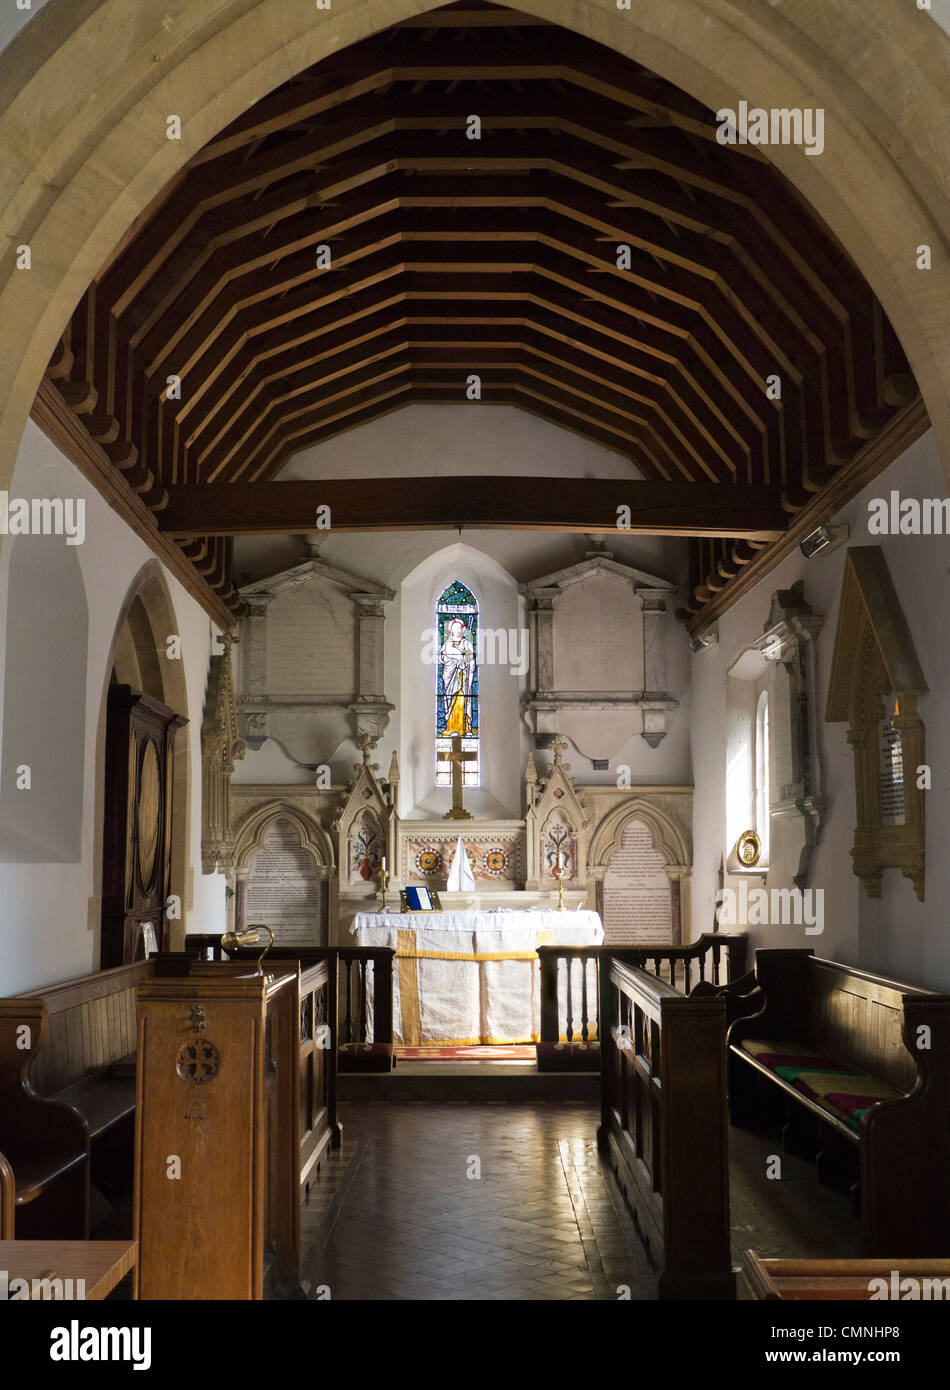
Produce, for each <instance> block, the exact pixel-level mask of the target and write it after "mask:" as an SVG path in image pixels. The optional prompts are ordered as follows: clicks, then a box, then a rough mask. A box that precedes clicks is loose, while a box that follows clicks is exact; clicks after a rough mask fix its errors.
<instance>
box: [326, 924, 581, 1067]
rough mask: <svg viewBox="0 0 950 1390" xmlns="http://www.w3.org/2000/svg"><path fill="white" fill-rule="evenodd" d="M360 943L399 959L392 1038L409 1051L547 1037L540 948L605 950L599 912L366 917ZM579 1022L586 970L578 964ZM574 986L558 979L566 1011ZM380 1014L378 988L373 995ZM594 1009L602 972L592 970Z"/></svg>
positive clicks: (354, 929) (358, 928)
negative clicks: (392, 953) (543, 1028)
mask: <svg viewBox="0 0 950 1390" xmlns="http://www.w3.org/2000/svg"><path fill="white" fill-rule="evenodd" d="M350 931H351V933H352V935H353V936H354V938H355V942H356V945H358V946H384V947H389V948H390V949H392V950H394V951H395V952H396V961H395V968H394V971H393V1040H394V1042H396V1043H400V1044H402V1045H404V1046H416V1045H420V1044H421V1045H425V1044H429V1045H439V1044H441V1045H442V1046H447V1047H466V1046H474V1045H476V1044H478V1043H529V1042H537V1041H538V1040H539V1033H540V1026H541V988H540V986H541V975H540V967H539V964H538V955H537V949H536V948H537V947H538V946H599V945H600V944H601V943H602V941H603V939H604V928H603V925H602V923H601V920H600V918H599V917H598V915H597V913H596V912H589V911H586V910H584V911H577V912H555V911H542V912H517V911H516V912H434V913H419V912H409V913H405V912H387V913H386V914H383V913H380V912H360V913H357V915H356V917H355V918H354V919H353V925H352V926H351V928H350ZM574 971H575V974H574V980H573V983H574V1001H575V1017H576V1018H579V1013H580V1009H579V1001H580V997H581V996H580V983H581V980H580V971H581V966H580V963H579V962H577V963H575V966H574ZM566 990H567V981H566V975H565V972H564V971H563V970H562V972H561V978H560V981H559V994H560V995H561V996H562V997H561V1013H562V1016H563V1013H564V1004H565V996H566ZM367 995H368V998H367V1003H368V1006H369V1007H370V1008H371V995H372V992H371V990H369V989H368V991H367ZM588 999H589V1001H590V1012H591V1016H592V1017H593V1015H594V1013H595V1000H596V973H595V971H594V967H593V965H591V966H589V968H588Z"/></svg>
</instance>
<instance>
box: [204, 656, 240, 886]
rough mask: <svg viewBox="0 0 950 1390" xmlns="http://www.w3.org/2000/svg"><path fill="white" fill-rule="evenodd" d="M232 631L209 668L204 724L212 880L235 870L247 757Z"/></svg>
mask: <svg viewBox="0 0 950 1390" xmlns="http://www.w3.org/2000/svg"><path fill="white" fill-rule="evenodd" d="M233 640H234V638H233V634H232V633H231V631H230V630H228V631H226V632H224V633H223V634H222V636H221V643H222V646H223V648H224V650H223V651H222V652H221V653H220V654H219V655H217V656H212V657H211V660H210V662H209V666H208V687H207V690H206V692H205V707H204V715H203V718H202V721H201V792H202V795H201V816H202V826H201V870H202V873H206V874H213V873H214V872H215V871H216V870H217V869H221V870H223V871H227V870H228V869H230V868H232V867H233V864H234V834H233V831H232V828H231V775H232V773H233V772H234V764H235V762H236V761H237V760H238V759H239V758H243V757H244V744H243V743H242V741H241V739H240V738H239V737H238V722H237V704H236V701H235V698H234V683H233V679H232V675H231V647H232V644H233Z"/></svg>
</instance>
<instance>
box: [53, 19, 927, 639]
mask: <svg viewBox="0 0 950 1390" xmlns="http://www.w3.org/2000/svg"><path fill="white" fill-rule="evenodd" d="M472 116H477V117H478V118H479V120H480V138H479V139H472V138H469V134H468V132H469V131H470V130H471V129H472V123H471V122H470V119H469V118H470V117H472ZM715 136H716V124H715V118H714V116H713V114H712V113H711V112H709V111H708V110H706V109H705V108H703V107H701V106H700V105H699V104H697V103H696V102H695V101H694V100H692V98H690V97H688V96H687V95H685V94H684V93H683V92H681V91H679V90H678V89H677V88H675V87H673V86H671V85H670V84H669V83H667V82H666V81H664V80H662V79H661V78H659V77H657V76H656V75H655V74H653V73H651V72H649V71H647V70H646V69H644V68H642V67H640V66H638V65H637V64H636V63H634V62H629V61H627V60H625V59H623V58H621V57H619V56H618V55H616V54H614V53H613V52H611V51H609V50H606V49H603V48H601V47H600V46H599V45H597V44H594V43H592V42H590V41H588V40H587V39H585V38H583V37H581V36H579V35H578V34H575V33H571V32H568V31H566V30H563V29H560V28H557V27H556V26H553V25H550V24H546V23H543V22H541V21H539V20H536V19H534V18H532V17H530V16H527V15H524V14H519V13H517V12H515V11H512V10H507V9H502V8H499V7H495V6H491V5H478V6H475V5H473V4H471V3H467V2H466V0H463V3H462V4H460V5H456V6H449V7H446V8H444V9H440V10H436V11H433V12H432V13H430V14H428V15H425V16H423V17H421V18H418V19H413V20H410V21H407V22H405V23H403V24H400V25H397V26H396V27H394V28H392V29H390V30H387V31H386V32H385V33H383V34H380V35H378V36H377V37H375V38H373V39H371V40H368V41H367V42H364V43H361V44H358V45H356V46H354V47H352V48H349V49H347V50H345V51H344V52H342V53H340V54H338V55H336V56H334V57H331V58H327V59H326V60H325V61H323V62H321V63H319V64H317V65H316V66H315V67H313V68H312V69H310V70H309V71H307V72H304V73H302V74H301V75H300V76H299V77H298V78H296V79H295V80H294V81H292V82H289V83H287V84H286V85H285V86H283V87H281V88H279V89H278V90H276V91H274V92H272V93H271V94H270V95H269V96H268V97H266V98H265V99H264V100H263V101H261V102H260V103H258V105H256V106H255V107H253V108H252V109H251V110H249V111H248V112H247V113H246V114H245V115H244V116H243V117H242V118H241V119H240V120H239V121H237V122H236V123H235V124H233V125H232V126H230V127H229V128H228V129H226V130H225V131H223V132H222V133H221V134H220V135H219V136H218V138H217V139H215V140H214V141H212V142H211V143H210V144H209V145H208V146H206V147H205V148H204V149H203V150H202V151H201V152H200V154H198V155H197V156H196V157H195V158H193V159H192V160H191V162H190V163H189V164H188V165H187V166H186V168H185V169H184V171H183V172H182V173H181V175H180V176H179V177H177V178H176V180H175V181H174V182H173V184H172V185H171V186H170V187H169V188H168V189H167V190H166V192H165V194H164V195H163V197H162V199H161V200H160V201H158V202H157V203H156V204H155V205H154V206H153V207H152V208H150V209H149V210H148V211H147V213H146V214H144V215H143V216H142V217H140V218H139V220H138V221H137V222H136V224H135V225H134V226H133V227H132V228H131V229H130V231H129V233H128V235H127V237H126V238H125V240H124V242H123V244H122V245H121V246H120V247H119V248H118V250H117V252H116V254H115V255H114V256H113V258H112V259H111V261H110V262H109V263H108V264H107V265H106V266H105V267H104V268H103V270H102V271H101V273H100V275H99V276H98V278H97V279H96V281H95V282H94V283H93V284H92V285H91V286H90V287H89V289H88V291H87V293H86V294H85V296H84V297H83V299H82V301H81V303H80V305H79V306H78V308H77V311H76V313H75V315H74V317H73V319H72V322H71V324H70V326H69V329H68V331H67V333H66V334H65V335H64V338H63V340H62V342H61V344H60V346H59V349H58V351H57V353H56V354H55V356H54V358H53V360H52V362H51V364H50V368H49V373H48V375H49V377H50V379H51V380H52V381H53V382H54V383H55V386H56V388H57V390H58V391H59V393H60V394H61V396H62V398H63V401H64V402H65V403H66V405H67V406H68V407H69V408H70V410H71V411H72V412H73V413H74V414H76V415H78V416H79V417H81V422H82V424H83V426H84V427H85V429H86V431H88V434H89V436H90V438H91V440H92V441H94V443H95V444H96V445H97V446H99V447H100V448H101V450H102V451H104V454H105V456H107V458H108V459H109V461H110V466H111V467H112V468H113V469H114V470H118V472H119V473H120V474H122V475H123V476H124V479H125V484H127V485H128V486H129V487H130V488H131V489H133V490H134V492H135V493H137V494H138V497H139V498H140V500H141V501H142V502H144V504H145V505H146V506H147V507H148V508H149V509H150V511H151V513H152V514H153V516H154V518H155V521H156V524H157V528H158V530H159V531H160V532H161V533H163V534H164V535H165V536H166V537H167V540H168V541H169V542H173V543H174V544H175V545H176V546H177V547H178V548H179V549H180V551H181V552H182V554H183V555H184V556H185V557H186V558H187V559H188V560H189V561H190V562H191V564H192V565H193V566H194V568H195V570H196V571H197V574H198V576H200V581H201V582H202V583H204V584H205V585H207V586H209V587H210V589H211V590H213V591H214V593H215V594H216V595H217V597H218V600H219V607H220V605H221V604H223V605H225V606H226V607H227V608H228V609H230V610H231V612H232V613H236V612H238V611H239V609H240V599H239V597H238V595H237V593H236V591H235V590H234V588H233V586H232V582H231V574H230V562H231V542H230V537H231V536H233V535H234V534H241V533H247V532H251V531H255V530H262V529H270V530H282V531H283V530H287V531H308V530H312V529H313V505H312V504H313V503H315V502H316V503H319V502H320V501H321V500H325V498H324V497H323V494H321V491H320V489H321V486H322V485H321V484H318V483H314V484H310V485H301V484H295V485H293V487H294V488H296V489H297V492H296V494H295V495H292V489H291V485H290V484H273V483H272V480H273V479H275V477H276V476H277V475H278V474H279V472H280V470H281V467H282V466H283V465H284V464H285V463H286V461H287V460H288V458H289V457H290V456H291V455H292V454H293V453H295V452H297V451H299V450H301V449H303V448H306V447H308V446H311V445H314V444H318V443H320V442H322V441H324V440H328V439H332V438H333V437H334V436H335V435H338V434H340V433H342V432H343V431H346V430H350V429H353V428H355V427H358V426H359V425H361V424H364V423H366V422H368V421H371V420H375V419H378V418H379V417H381V416H383V415H385V414H387V413H388V412H390V411H393V410H398V409H400V408H402V407H403V406H406V405H409V404H412V403H418V402H449V403H456V404H458V405H459V407H460V409H478V408H484V407H485V406H486V405H488V404H495V403H504V404H507V405H514V406H517V407H519V408H520V409H522V410H526V411H529V412H531V413H533V414H535V415H538V416H540V417H542V418H543V419H545V420H547V421H549V422H551V423H552V424H555V425H557V426H560V427H562V428H564V429H567V430H572V431H574V432H576V433H578V434H580V435H583V436H584V437H585V438H587V439H589V440H593V441H595V442H596V443H598V444H602V445H604V446H606V447H607V448H609V449H611V450H614V451H616V452H618V453H619V454H621V455H623V456H625V457H627V458H629V459H630V461H631V463H632V465H634V468H632V469H631V477H634V476H636V474H637V473H638V474H639V475H640V477H641V478H642V479H643V480H646V481H645V482H644V483H643V484H642V485H641V486H642V487H643V489H644V492H643V498H644V509H643V512H642V515H641V514H640V513H639V512H638V511H637V506H636V505H635V506H634V508H633V510H634V517H633V529H637V525H638V524H639V525H640V527H641V529H644V530H651V531H664V530H667V531H671V532H673V533H679V534H684V533H685V534H691V535H693V536H694V537H696V538H697V539H694V541H693V542H692V545H691V551H692V578H691V590H690V593H689V596H688V599H687V604H686V610H685V612H684V614H683V616H684V617H685V618H687V619H688V620H690V621H693V620H695V619H696V617H697V615H700V614H701V613H702V610H703V607H704V605H705V604H707V603H709V602H710V600H711V599H712V598H713V596H714V595H716V594H718V593H719V592H720V591H721V590H722V589H723V588H724V586H726V585H728V584H730V583H731V582H733V580H734V578H735V576H736V575H738V573H739V572H740V570H741V569H742V567H743V566H745V565H746V564H748V563H749V562H750V561H751V560H752V559H753V558H754V556H755V554H756V552H757V550H759V549H761V548H762V547H764V546H766V545H768V544H769V543H774V541H775V540H776V538H777V537H778V536H779V535H780V533H781V532H782V531H784V529H785V527H786V526H787V525H788V523H790V522H791V520H792V519H793V517H794V516H795V515H796V514H797V513H798V512H800V511H801V510H802V509H803V508H805V507H806V506H807V504H808V503H809V502H810V501H811V500H812V499H814V498H815V496H816V495H817V494H819V493H820V492H821V490H822V489H825V488H827V487H828V486H829V485H830V484H831V483H832V482H833V480H834V479H835V477H836V476H838V475H840V474H842V471H843V470H847V469H848V468H850V467H851V466H852V465H853V463H854V461H855V459H856V458H857V457H858V455H859V454H860V452H861V451H862V449H864V448H865V446H866V445H867V443H868V441H870V440H873V439H874V438H875V437H876V436H878V435H879V434H880V432H881V431H882V430H884V429H885V427H886V426H887V425H888V423H889V422H890V421H891V419H892V417H894V416H895V415H896V414H897V413H898V412H899V411H900V410H901V409H902V408H904V407H907V406H908V405H909V404H910V403H911V402H913V401H914V400H915V399H916V397H917V390H916V385H915V383H914V381H913V378H912V377H911V376H910V374H909V369H908V366H907V363H906V360H905V358H904V356H903V353H902V351H901V348H900V345H899V343H898V341H897V338H896V335H895V334H894V332H893V330H892V328H891V326H890V324H889V323H888V320H887V318H886V317H885V315H884V314H883V312H882V310H881V308H880V305H879V304H878V302H877V301H876V299H875V298H874V296H873V294H872V293H871V291H870V289H869V287H868V285H867V284H866V282H865V281H864V280H863V278H862V276H861V275H860V273H859V272H858V270H857V268H856V267H855V265H854V264H853V262H852V261H851V260H850V258H849V257H848V256H847V254H846V253H845V252H844V251H843V250H842V248H841V247H840V246H839V244H838V243H837V242H836V240H835V239H834V238H833V237H832V236H831V235H830V233H829V232H828V230H827V229H826V228H825V227H824V225H823V224H822V223H820V222H819V221H818V219H817V218H816V217H815V216H814V214H813V213H811V212H810V210H809V209H808V207H807V206H806V205H805V204H804V203H803V201H802V200H801V199H800V198H799V196H798V195H797V193H796V192H795V190H794V189H793V188H792V187H791V186H790V185H789V184H788V183H787V181H786V180H785V179H784V178H783V177H782V176H781V175H780V174H779V173H778V172H777V170H776V169H774V168H773V167H772V166H771V165H770V164H769V163H768V162H767V160H766V159H765V158H764V157H763V155H762V151H761V150H760V149H758V148H757V147H754V146H748V145H747V146H735V147H723V146H720V145H719V144H718V143H717V141H716V138H715ZM619 247H626V248H629V250H628V252H627V253H626V254H625V255H624V256H622V257H621V264H620V265H618V248H619ZM327 251H329V260H330V263H329V265H328V264H326V260H327ZM472 374H477V375H478V376H479V377H480V379H481V393H482V400H481V404H480V405H478V406H476V405H473V404H472V403H471V402H470V401H468V399H467V396H466V381H467V378H468V377H469V376H470V375H472ZM772 376H778V377H780V379H781V399H780V400H772V399H770V398H769V395H768V393H767V390H766V380H767V378H769V377H772ZM170 378H171V379H172V386H171V387H169V379H170ZM176 380H177V382H180V392H179V390H178V388H177V387H176V385H175V382H176ZM409 468H411V461H409V460H407V471H408V469H409ZM635 470H636V472H635ZM499 471H501V470H499ZM510 471H511V472H512V473H515V474H516V473H517V465H516V462H515V464H514V466H513V467H512V468H511V469H510ZM443 481H445V480H443ZM647 484H649V488H648V487H647ZM334 486H336V487H337V488H338V493H339V510H338V511H337V512H335V513H334V526H335V527H337V526H338V525H339V526H340V527H341V528H342V527H343V526H345V527H346V528H347V529H372V528H373V527H374V526H376V525H387V526H405V527H411V526H413V525H417V526H418V525H464V524H474V525H493V524H497V525H530V524H539V525H550V526H551V527H552V529H567V530H570V529H574V530H579V531H580V530H593V529H598V525H599V523H602V524H603V527H604V529H612V527H613V525H614V523H615V515H616V506H615V505H614V500H613V499H614V498H615V496H616V486H614V490H613V492H612V493H611V494H610V496H609V497H608V496H607V495H606V494H603V496H602V497H601V496H600V494H598V495H597V497H595V496H594V493H596V491H597V490H596V488H594V489H593V491H592V492H591V493H590V494H589V495H588V497H587V499H586V500H585V493H584V489H585V482H584V481H583V480H577V481H576V482H573V481H572V480H566V481H565V480H562V481H561V483H560V484H559V486H560V491H559V492H558V493H557V497H556V507H557V514H556V515H555V514H552V515H549V516H545V517H541V518H540V519H538V518H534V519H532V515H531V503H530V497H531V496H532V495H536V482H534V481H532V485H531V489H530V490H529V488H528V485H527V480H522V479H517V478H515V479H513V480H512V484H511V487H510V488H509V489H507V493H506V489H504V488H502V489H501V490H500V491H499V490H498V489H495V490H494V493H495V495H496V496H497V497H499V499H500V500H499V502H498V504H497V505H496V506H495V509H494V511H492V512H490V514H487V513H482V514H476V513H474V512H473V513H472V514H468V513H465V512H464V510H463V511H460V510H459V509H460V507H461V508H464V505H465V504H464V503H463V502H461V501H460V500H459V499H460V496H461V497H464V496H470V495H471V492H472V489H471V488H468V489H465V490H461V489H458V488H455V489H452V488H448V489H446V490H445V494H444V495H445V505H444V507H442V508H441V509H440V505H439V498H438V497H435V496H434V494H433V492H432V480H431V479H423V480H419V481H418V482H416V481H415V480H413V479H411V478H407V479H405V480H399V485H398V487H393V486H392V484H391V483H387V482H382V481H377V482H375V483H371V482H370V481H369V480H367V481H366V482H365V483H364V484H363V491H359V490H357V491H355V492H354V491H353V486H352V485H351V484H350V485H346V486H344V485H343V484H342V483H337V484H334V483H333V480H329V481H328V483H327V484H326V485H325V486H324V487H323V493H324V494H325V493H326V492H327V488H330V489H332V488H333V487H334ZM586 486H588V487H590V484H587V485H586ZM601 486H602V485H601ZM347 487H348V488H349V489H350V491H349V493H347V491H346V488H347ZM283 488H287V489H288V491H286V492H284V491H282V489H283ZM308 488H309V489H310V490H309V491H308V490H307V489H308ZM602 490H603V489H602ZM633 491H634V494H635V489H634V490H633ZM336 495H337V494H334V496H336ZM506 495H507V497H508V499H509V500H508V503H507V504H506V503H505V497H506ZM551 495H552V497H553V496H554V494H551ZM347 496H349V499H350V502H349V510H348V511H346V498H347ZM687 498H689V499H693V500H694V502H695V505H694V506H693V507H692V509H691V510H689V509H688V507H687V505H686V499H687ZM598 499H599V500H598ZM619 500H621V501H623V500H626V498H620V499H619ZM600 502H602V503H603V505H602V506H600ZM505 505H508V506H509V507H510V511H509V512H507V513H505V511H504V508H505ZM598 507H599V510H598ZM344 513H345V515H344Z"/></svg>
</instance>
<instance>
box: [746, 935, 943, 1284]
mask: <svg viewBox="0 0 950 1390" xmlns="http://www.w3.org/2000/svg"><path fill="white" fill-rule="evenodd" d="M743 989H744V993H743V995H742V998H743V999H744V1001H745V1002H744V1007H745V1009H746V1010H747V1016H746V1017H741V1018H738V1019H737V1020H736V1021H735V1022H733V1023H732V1025H731V1027H730V1029H729V1034H728V1057H729V1103H730V1114H731V1117H732V1120H733V1123H735V1124H741V1125H745V1126H747V1127H757V1126H758V1127H763V1125H764V1124H765V1123H767V1122H768V1121H769V1119H770V1117H771V1118H773V1119H774V1118H775V1117H776V1114H777V1113H778V1115H779V1118H780V1119H781V1120H782V1121H783V1139H784V1141H785V1147H786V1150H787V1151H788V1152H792V1153H795V1154H798V1155H799V1156H800V1157H807V1158H813V1159H815V1161H816V1166H817V1175H818V1178H819V1180H821V1181H827V1182H839V1183H840V1182H841V1181H842V1180H844V1182H845V1183H847V1181H848V1180H849V1178H850V1177H851V1176H853V1175H854V1174H855V1173H856V1174H857V1183H856V1184H855V1185H854V1187H853V1188H852V1197H853V1199H854V1202H855V1209H856V1212H860V1215H861V1218H862V1221H863V1224H864V1228H865V1231H866V1235H867V1241H868V1249H869V1253H870V1254H872V1255H877V1254H880V1255H884V1254H886V1252H887V1251H889V1250H891V1251H893V1250H896V1251H899V1252H900V1254H901V1255H902V1256H904V1257H906V1256H913V1257H934V1258H940V1257H941V1256H942V1255H944V1254H945V1253H946V1251H947V1250H950V1184H948V1183H947V1173H948V1171H950V1125H948V1121H947V1106H948V1100H947V1097H948V1095H950V996H947V995H941V994H935V993H933V992H931V991H928V990H923V989H916V988H914V987H913V986H911V985H907V984H902V983H900V982H897V981H894V980H888V979H885V978H883V977H882V976H879V975H871V974H869V973H868V972H867V971H863V970H858V969H856V968H854V967H852V966H848V965H842V964H840V963H839V962H837V961H830V960H823V959H820V958H818V957H816V956H815V955H814V954H813V952H812V951H810V950H807V949H802V950H759V951H756V954H755V986H754V987H753V988H751V989H750V988H748V986H747V985H746V986H744V987H743ZM725 992H726V993H728V987H727V990H726V991H725ZM735 997H736V998H738V995H736V996H735ZM768 1044H776V1046H775V1047H769V1046H767V1045H768ZM918 1044H921V1045H918ZM924 1044H926V1045H924ZM809 1053H810V1054H814V1056H815V1061H814V1065H813V1066H810V1065H808V1054H809ZM776 1059H780V1060H776ZM802 1061H803V1062H805V1064H806V1065H805V1066H804V1067H802V1066H799V1065H798V1063H799V1062H802ZM779 1065H782V1066H783V1074H779V1073H778V1072H777V1071H776V1070H775V1068H776V1067H777V1066H779ZM839 1069H840V1070H839ZM836 1072H837V1074H836ZM776 1100H777V1101H778V1111H777V1109H776V1105H775V1102H776ZM862 1101H866V1105H865V1104H862ZM782 1112H784V1113H782Z"/></svg>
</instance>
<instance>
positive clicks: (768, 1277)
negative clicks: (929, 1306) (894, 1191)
mask: <svg viewBox="0 0 950 1390" xmlns="http://www.w3.org/2000/svg"><path fill="white" fill-rule="evenodd" d="M882 1281H883V1282H882ZM738 1296H739V1298H740V1299H741V1300H742V1301H743V1302H753V1301H758V1300H760V1299H762V1300H774V1299H788V1300H790V1301H792V1302H800V1301H802V1300H805V1301H808V1302H811V1301H812V1300H814V1299H824V1300H828V1299H831V1300H834V1301H836V1302H842V1301H846V1302H849V1303H856V1302H863V1303H868V1302H871V1301H872V1300H875V1301H877V1300H882V1299H907V1298H913V1299H915V1300H917V1299H920V1300H940V1301H944V1300H946V1299H950V1260H903V1259H894V1260H764V1259H763V1258H762V1256H761V1255H758V1254H756V1252H755V1251H754V1250H746V1252H745V1254H744V1255H743V1257H742V1273H741V1275H740V1278H739V1288H738Z"/></svg>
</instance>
